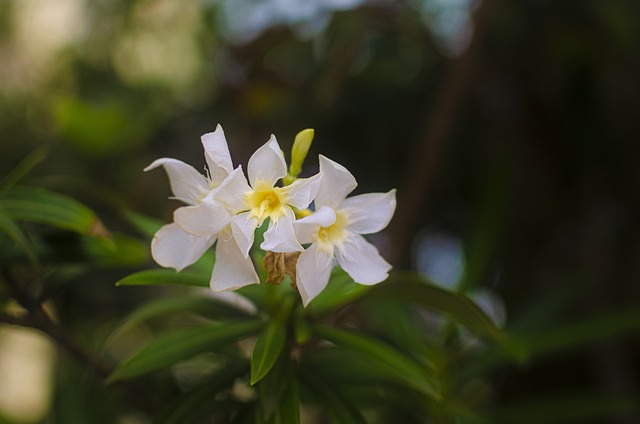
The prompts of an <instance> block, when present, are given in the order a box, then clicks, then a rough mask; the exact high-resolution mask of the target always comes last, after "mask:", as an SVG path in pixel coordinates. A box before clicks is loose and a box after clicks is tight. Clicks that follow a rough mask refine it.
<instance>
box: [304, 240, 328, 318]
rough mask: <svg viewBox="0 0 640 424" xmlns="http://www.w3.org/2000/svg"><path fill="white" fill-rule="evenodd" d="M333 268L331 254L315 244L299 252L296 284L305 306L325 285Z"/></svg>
mask: <svg viewBox="0 0 640 424" xmlns="http://www.w3.org/2000/svg"><path fill="white" fill-rule="evenodd" d="M331 268H333V255H329V254H328V253H327V252H325V251H324V250H322V249H318V248H317V246H316V244H315V243H314V244H312V245H311V246H309V248H308V249H307V250H305V251H304V252H302V253H301V254H300V257H299V258H298V263H297V265H296V284H297V286H298V290H299V291H300V296H301V297H302V304H303V305H304V306H305V307H306V306H307V305H308V304H309V302H311V301H312V300H313V298H315V297H316V296H317V295H318V294H320V292H322V290H324V289H325V287H327V283H328V282H329V277H330V275H331Z"/></svg>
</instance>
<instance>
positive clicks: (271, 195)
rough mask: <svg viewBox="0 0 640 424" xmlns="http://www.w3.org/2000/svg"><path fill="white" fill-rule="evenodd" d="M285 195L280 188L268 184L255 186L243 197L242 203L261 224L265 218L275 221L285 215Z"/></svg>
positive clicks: (262, 183)
mask: <svg viewBox="0 0 640 424" xmlns="http://www.w3.org/2000/svg"><path fill="white" fill-rule="evenodd" d="M286 201H287V198H286V195H285V193H284V192H283V190H282V188H280V187H271V186H270V185H269V184H268V183H264V182H260V183H258V184H256V187H255V188H254V190H253V191H250V192H248V193H247V194H246V195H245V198H244V203H245V204H246V205H247V207H249V210H250V211H251V215H252V216H254V217H256V218H258V222H259V223H260V224H262V222H263V221H264V220H265V219H266V218H267V217H269V218H271V220H272V221H277V220H278V219H279V218H280V217H281V216H282V215H284V213H285V203H286Z"/></svg>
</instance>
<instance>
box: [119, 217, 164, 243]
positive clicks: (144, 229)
mask: <svg viewBox="0 0 640 424" xmlns="http://www.w3.org/2000/svg"><path fill="white" fill-rule="evenodd" d="M124 214H125V216H126V217H127V219H128V220H129V222H131V223H132V224H133V226H134V227H135V228H136V229H137V230H138V231H139V232H140V233H141V234H143V235H145V236H147V237H153V236H154V235H155V233H156V232H157V231H158V230H159V229H160V228H162V226H163V225H164V223H163V222H162V221H161V220H159V219H157V218H152V217H150V216H147V215H143V214H141V213H137V212H134V211H125V212H124Z"/></svg>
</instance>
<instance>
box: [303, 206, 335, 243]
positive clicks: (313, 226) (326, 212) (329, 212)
mask: <svg viewBox="0 0 640 424" xmlns="http://www.w3.org/2000/svg"><path fill="white" fill-rule="evenodd" d="M334 222H336V212H335V211H334V210H333V209H331V208H330V207H328V206H322V207H321V208H320V209H319V210H317V211H316V212H314V213H312V214H311V215H309V216H305V217H304V218H301V219H299V220H297V221H295V222H294V223H293V229H294V230H295V232H296V237H297V239H298V242H299V243H301V244H306V243H312V242H313V241H314V236H315V235H316V234H317V233H318V230H319V229H320V227H324V228H327V227H329V226H331V225H332V224H333V223H334Z"/></svg>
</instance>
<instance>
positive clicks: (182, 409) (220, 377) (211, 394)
mask: <svg viewBox="0 0 640 424" xmlns="http://www.w3.org/2000/svg"><path fill="white" fill-rule="evenodd" d="M248 369H249V364H247V363H246V362H236V363H231V364H227V365H225V366H223V367H221V368H220V369H219V370H218V371H216V372H215V373H214V374H213V375H211V376H210V377H209V378H208V380H209V382H208V383H206V384H204V385H202V386H200V387H197V388H195V389H193V390H191V391H190V392H188V393H186V394H184V395H182V396H179V397H178V398H177V399H175V400H174V401H172V402H170V403H169V404H168V405H167V406H166V407H164V408H163V409H162V411H160V413H159V414H158V415H157V416H156V417H155V418H154V420H153V423H154V424H181V423H197V422H200V420H202V419H203V418H206V417H209V416H210V415H211V414H213V413H215V412H216V411H218V410H220V409H224V407H225V406H228V405H226V404H224V403H222V402H219V401H216V394H217V393H219V392H220V391H221V390H225V389H227V388H228V387H230V386H232V385H233V382H234V381H235V380H236V379H237V378H240V377H242V376H243V375H244V374H245V373H246V372H247V371H248Z"/></svg>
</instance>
